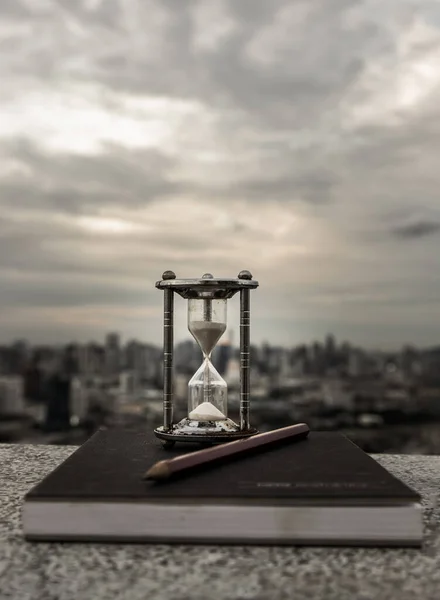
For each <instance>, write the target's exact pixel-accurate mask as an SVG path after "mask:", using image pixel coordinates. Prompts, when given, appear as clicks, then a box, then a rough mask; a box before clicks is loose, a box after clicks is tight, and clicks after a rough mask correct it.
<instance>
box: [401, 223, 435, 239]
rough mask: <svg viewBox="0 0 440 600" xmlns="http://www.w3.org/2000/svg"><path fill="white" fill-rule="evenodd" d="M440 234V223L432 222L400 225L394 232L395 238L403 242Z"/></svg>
mask: <svg viewBox="0 0 440 600" xmlns="http://www.w3.org/2000/svg"><path fill="white" fill-rule="evenodd" d="M439 232H440V223H438V222H437V223H436V222H432V221H417V222H415V223H409V224H406V225H399V226H398V227H395V228H394V229H393V230H392V233H393V235H394V236H395V237H397V238H400V239H403V240H412V239H419V238H424V237H426V236H430V235H433V234H435V233H439Z"/></svg>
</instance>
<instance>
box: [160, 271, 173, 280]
mask: <svg viewBox="0 0 440 600" xmlns="http://www.w3.org/2000/svg"><path fill="white" fill-rule="evenodd" d="M162 279H176V274H175V273H174V271H165V273H164V274H163V275H162Z"/></svg>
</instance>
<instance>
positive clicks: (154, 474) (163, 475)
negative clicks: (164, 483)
mask: <svg viewBox="0 0 440 600" xmlns="http://www.w3.org/2000/svg"><path fill="white" fill-rule="evenodd" d="M169 476H170V470H169V468H168V465H167V461H165V460H161V461H160V462H158V463H156V464H155V465H153V466H152V467H151V468H150V469H148V471H147V472H146V473H145V474H144V476H143V478H142V479H155V480H157V479H167V478H168V477H169Z"/></svg>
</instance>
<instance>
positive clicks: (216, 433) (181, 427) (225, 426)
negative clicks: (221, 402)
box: [154, 418, 257, 444]
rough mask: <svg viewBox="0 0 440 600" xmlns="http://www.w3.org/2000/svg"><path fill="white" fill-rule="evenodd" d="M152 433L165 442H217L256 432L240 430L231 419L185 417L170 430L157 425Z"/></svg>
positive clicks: (253, 430)
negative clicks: (206, 419) (194, 418)
mask: <svg viewBox="0 0 440 600" xmlns="http://www.w3.org/2000/svg"><path fill="white" fill-rule="evenodd" d="M154 433H155V435H156V436H157V437H158V438H160V439H162V440H165V441H167V442H195V443H202V444H205V443H211V444H219V443H222V442H231V441H233V440H240V439H242V438H246V437H251V436H252V435H255V434H256V433H257V430H256V429H246V431H242V430H241V429H240V428H239V426H238V425H237V424H236V423H234V421H232V420H231V419H224V420H221V421H195V420H193V419H188V418H185V419H182V421H180V422H179V423H177V424H176V425H173V427H172V429H171V430H170V431H165V430H164V428H163V427H158V428H157V429H155V430H154Z"/></svg>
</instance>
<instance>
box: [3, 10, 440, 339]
mask: <svg viewBox="0 0 440 600" xmlns="http://www.w3.org/2000/svg"><path fill="white" fill-rule="evenodd" d="M0 19H1V21H2V23H3V27H2V28H1V31H0V40H1V43H2V44H3V48H4V49H5V51H4V52H3V55H2V61H1V64H0V73H1V76H2V81H4V82H7V85H5V86H4V90H3V97H2V117H3V118H2V119H1V120H0V205H1V207H2V217H1V220H0V279H1V281H2V290H1V292H0V343H9V342H11V341H13V340H14V339H19V338H26V339H28V340H29V341H30V342H31V343H34V344H35V343H48V344H55V343H67V342H69V341H71V340H74V341H77V342H80V343H84V342H87V341H89V340H93V339H97V340H102V339H104V337H105V334H106V332H107V331H112V330H115V331H119V332H121V334H122V335H123V337H124V338H125V339H131V338H136V339H140V340H142V341H145V342H150V343H154V344H156V345H158V346H160V344H161V342H162V301H163V298H162V294H161V293H160V292H158V291H157V290H156V289H155V288H154V283H155V281H157V280H158V279H160V277H161V275H162V272H163V271H165V270H166V269H172V270H173V271H175V272H176V274H177V276H178V277H200V276H201V275H202V274H203V273H204V272H207V271H209V272H212V273H213V274H214V275H215V276H218V277H235V276H236V275H237V274H238V272H239V271H240V270H241V269H249V270H250V271H251V272H252V273H253V275H254V277H255V279H257V280H258V281H259V282H260V288H259V289H258V290H257V291H256V292H255V293H254V294H253V296H252V312H251V318H252V341H253V342H254V343H256V344H260V343H261V342H263V341H264V340H267V341H268V342H269V343H271V344H279V345H282V346H286V347H288V346H296V345H298V344H301V343H303V342H310V341H311V340H314V339H323V338H324V337H325V336H326V335H327V333H328V332H330V331H331V332H333V334H334V335H335V336H336V338H337V339H338V340H348V341H349V342H350V343H352V344H354V345H358V346H362V347H365V348H381V349H391V350H392V349H397V348H400V347H402V346H403V345H405V344H413V345H416V346H418V347H430V346H436V345H437V344H438V343H439V339H440V328H439V327H438V325H437V324H438V323H439V322H440V303H439V298H440V278H439V276H438V273H439V272H440V271H439V267H440V255H439V253H438V243H439V235H440V205H439V200H438V189H439V187H440V170H439V168H438V165H437V162H438V160H437V155H438V146H439V141H440V130H439V127H440V125H439V123H440V118H439V117H440V69H439V67H438V65H439V64H440V12H439V9H438V4H437V3H434V2H432V1H431V0H421V1H420V2H417V3H415V2H413V1H411V0H389V2H387V3H386V4H384V3H383V2H380V1H379V0H364V1H359V2H357V3H353V2H346V0H325V1H324V0H318V1H316V2H313V3H309V2H300V1H292V0H274V1H273V2H270V3H269V2H267V1H266V0H238V1H235V0H234V1H232V0H203V1H200V2H197V1H195V2H191V3H184V2H173V1H172V0H161V1H159V0H142V1H140V0H111V1H108V2H101V1H100V0H82V1H78V2H75V3H72V2H69V0H57V1H55V0H49V1H48V2H44V3H41V2H38V1H37V0H17V1H16V2H3V3H1V6H0ZM230 306H231V309H230V315H229V320H228V322H229V326H230V327H232V329H235V331H236V332H237V333H236V335H238V311H237V306H236V305H235V304H234V301H232V302H231V303H230ZM187 337H189V334H188V333H187V331H186V316H185V303H184V302H183V301H182V302H176V341H179V340H182V339H186V338H187Z"/></svg>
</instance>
